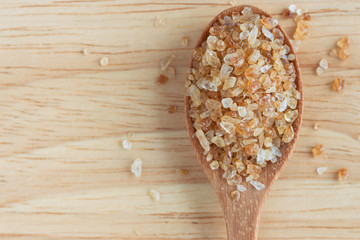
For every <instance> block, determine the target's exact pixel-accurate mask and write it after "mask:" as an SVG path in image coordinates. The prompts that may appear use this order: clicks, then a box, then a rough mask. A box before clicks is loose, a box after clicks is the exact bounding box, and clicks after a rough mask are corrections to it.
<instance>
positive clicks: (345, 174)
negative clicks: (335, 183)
mask: <svg viewBox="0 0 360 240" xmlns="http://www.w3.org/2000/svg"><path fill="white" fill-rule="evenodd" d="M349 174H350V171H349V169H347V168H341V169H340V170H339V172H338V179H339V180H340V181H343V180H346V179H347V178H348V177H349Z"/></svg>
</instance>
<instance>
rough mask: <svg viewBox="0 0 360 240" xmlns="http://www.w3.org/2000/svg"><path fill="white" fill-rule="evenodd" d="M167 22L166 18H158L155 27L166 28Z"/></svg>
mask: <svg viewBox="0 0 360 240" xmlns="http://www.w3.org/2000/svg"><path fill="white" fill-rule="evenodd" d="M165 24H166V21H165V18H163V17H161V16H156V18H155V21H154V25H155V27H157V28H158V27H163V26H165Z"/></svg>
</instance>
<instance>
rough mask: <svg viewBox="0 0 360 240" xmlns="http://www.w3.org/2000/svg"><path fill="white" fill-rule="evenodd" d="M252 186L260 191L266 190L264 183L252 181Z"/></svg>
mask: <svg viewBox="0 0 360 240" xmlns="http://www.w3.org/2000/svg"><path fill="white" fill-rule="evenodd" d="M250 184H251V185H252V186H253V187H254V188H255V189H256V190H258V191H260V190H262V189H264V188H265V185H264V184H263V183H261V182H259V181H254V180H251V181H250Z"/></svg>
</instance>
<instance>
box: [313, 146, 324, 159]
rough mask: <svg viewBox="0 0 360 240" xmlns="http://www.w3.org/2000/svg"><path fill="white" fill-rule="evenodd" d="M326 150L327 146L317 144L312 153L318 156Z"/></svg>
mask: <svg viewBox="0 0 360 240" xmlns="http://www.w3.org/2000/svg"><path fill="white" fill-rule="evenodd" d="M324 151H325V148H324V146H323V145H322V144H319V145H317V146H316V147H314V148H313V149H312V153H313V156H314V157H318V156H320V155H321V154H323V152H324Z"/></svg>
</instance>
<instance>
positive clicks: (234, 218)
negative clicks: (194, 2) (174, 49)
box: [185, 5, 304, 240]
mask: <svg viewBox="0 0 360 240" xmlns="http://www.w3.org/2000/svg"><path fill="white" fill-rule="evenodd" d="M245 7H250V8H251V9H252V11H253V13H256V14H260V15H264V16H267V17H271V16H270V15H269V14H268V13H266V12H264V11H262V10H261V9H259V8H256V7H254V6H249V5H241V6H236V7H232V8H229V9H226V10H225V11H223V12H221V13H220V14H219V15H217V16H216V17H215V18H214V19H213V20H212V21H211V22H210V23H209V25H208V26H207V27H206V29H205V31H204V32H203V33H202V34H201V36H200V39H199V41H198V43H197V45H196V48H197V47H200V46H201V43H202V42H204V41H205V40H206V39H207V37H208V35H209V28H210V27H211V26H212V25H213V23H214V22H216V21H217V20H218V18H219V17H221V18H223V17H224V16H231V13H232V12H240V13H241V11H242V10H243V9H244V8H245ZM277 28H278V29H279V30H281V32H282V33H283V34H284V37H285V40H284V42H285V44H287V45H289V46H290V49H291V50H290V51H291V52H292V53H294V50H293V47H292V45H291V43H290V41H289V38H288V36H287V35H286V33H285V32H284V30H283V29H282V28H281V26H277ZM293 63H294V66H295V71H296V80H295V83H296V85H297V89H298V90H299V91H300V93H301V99H300V100H299V101H298V105H297V109H298V111H299V115H298V118H297V119H296V120H295V122H294V123H293V128H294V133H295V134H294V138H293V139H292V141H291V142H290V143H288V144H282V146H281V147H280V151H281V152H282V157H281V158H280V159H278V161H277V162H276V163H270V164H267V166H266V167H265V168H264V169H263V171H262V172H261V176H260V179H259V181H260V182H262V183H264V184H265V188H264V189H263V190H261V191H258V190H256V189H255V188H253V187H252V186H251V185H250V184H247V186H246V187H247V191H245V192H243V193H241V197H240V200H238V201H236V200H234V199H232V198H231V197H230V193H231V192H232V191H233V190H235V187H234V186H229V185H228V184H227V181H226V180H225V179H224V178H223V177H222V175H223V171H222V170H220V169H218V170H216V171H213V170H211V169H210V166H209V162H207V161H206V159H205V156H204V155H203V149H202V147H201V146H200V144H199V141H198V140H197V138H196V137H195V134H194V133H195V131H194V128H193V126H192V124H193V122H192V120H191V118H190V116H189V97H186V95H185V113H186V125H187V129H188V132H189V135H190V139H191V143H192V145H193V147H194V150H195V153H196V157H197V159H198V161H199V162H200V164H201V166H202V167H203V169H204V172H205V174H206V176H207V177H208V179H209V181H210V182H211V184H212V185H213V187H214V189H215V191H216V193H217V195H218V198H219V200H220V204H221V207H222V209H223V212H224V216H225V223H226V228H227V234H228V239H230V240H235V239H237V240H239V239H242V240H254V239H257V232H258V223H259V220H260V210H261V208H262V206H263V204H264V201H265V198H266V196H267V194H268V192H269V189H270V187H271V185H272V184H273V183H274V182H275V180H276V179H277V177H278V176H279V173H280V171H281V170H282V169H283V168H284V166H285V163H286V162H287V160H288V159H289V158H290V155H291V153H292V151H293V150H294V146H295V143H296V141H297V138H298V135H299V130H300V125H301V121H302V113H303V101H304V100H303V90H302V80H301V74H300V69H299V63H298V60H297V58H295V60H294V61H293ZM190 67H192V60H191V65H190Z"/></svg>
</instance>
